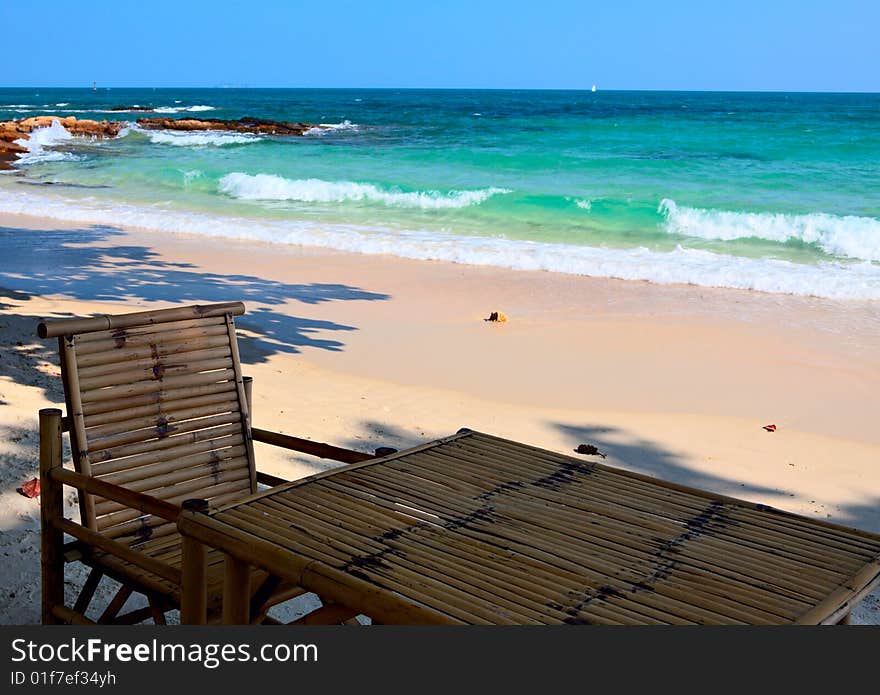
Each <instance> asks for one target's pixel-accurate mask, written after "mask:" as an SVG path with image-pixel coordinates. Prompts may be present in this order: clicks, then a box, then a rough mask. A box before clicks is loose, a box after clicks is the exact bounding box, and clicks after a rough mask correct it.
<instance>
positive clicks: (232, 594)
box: [223, 555, 251, 625]
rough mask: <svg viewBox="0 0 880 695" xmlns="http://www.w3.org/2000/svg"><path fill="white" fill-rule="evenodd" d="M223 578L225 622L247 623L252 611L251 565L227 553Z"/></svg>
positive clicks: (228, 623) (225, 623)
mask: <svg viewBox="0 0 880 695" xmlns="http://www.w3.org/2000/svg"><path fill="white" fill-rule="evenodd" d="M225 560H226V570H225V576H224V578H223V624H224V625H247V624H248V623H250V613H251V601H250V597H251V586H250V584H251V581H250V580H251V567H250V565H248V564H247V563H246V562H242V561H241V560H239V559H238V558H234V557H232V555H226V558H225Z"/></svg>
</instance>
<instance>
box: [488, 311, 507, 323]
mask: <svg viewBox="0 0 880 695" xmlns="http://www.w3.org/2000/svg"><path fill="white" fill-rule="evenodd" d="M483 321H495V322H497V323H505V322H506V321H507V314H505V313H503V312H501V311H493V312H492V313H491V314H489V318H487V319H483Z"/></svg>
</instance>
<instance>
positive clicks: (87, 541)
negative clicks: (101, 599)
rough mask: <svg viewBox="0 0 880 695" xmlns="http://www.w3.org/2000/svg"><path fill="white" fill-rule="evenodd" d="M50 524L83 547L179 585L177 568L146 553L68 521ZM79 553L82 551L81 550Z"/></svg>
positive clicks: (179, 578) (58, 520)
mask: <svg viewBox="0 0 880 695" xmlns="http://www.w3.org/2000/svg"><path fill="white" fill-rule="evenodd" d="M50 523H51V524H52V525H53V526H55V528H57V529H60V530H61V531H64V533H66V534H67V535H69V536H73V537H74V538H76V539H77V540H78V541H81V542H82V544H83V546H86V547H94V548H98V549H99V550H103V551H104V552H105V553H108V554H110V555H114V556H116V557H118V558H120V559H122V560H125V561H126V562H130V563H132V564H133V565H137V566H138V567H142V568H143V569H145V570H147V571H148V572H152V573H153V574H155V575H157V576H159V577H162V578H163V579H167V580H168V581H169V582H172V583H173V584H178V585H179V584H180V583H181V574H180V570H179V569H178V568H176V567H172V566H171V565H169V564H167V563H164V562H162V561H161V560H157V559H156V558H154V557H150V556H149V555H147V554H146V553H142V552H141V551H139V550H135V549H134V548H130V547H129V546H127V545H125V544H124V543H120V542H119V541H117V540H113V539H112V538H107V536H103V535H101V534H100V533H98V532H96V531H92V530H91V529H90V528H86V527H85V526H83V525H81V524H77V523H75V522H73V521H70V520H69V519H64V518H61V519H52V521H51V522H50ZM81 547H82V546H81ZM81 552H83V551H82V550H81Z"/></svg>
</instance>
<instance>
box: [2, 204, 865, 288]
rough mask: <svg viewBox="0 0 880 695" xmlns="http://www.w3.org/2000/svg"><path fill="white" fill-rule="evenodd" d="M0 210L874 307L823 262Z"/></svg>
mask: <svg viewBox="0 0 880 695" xmlns="http://www.w3.org/2000/svg"><path fill="white" fill-rule="evenodd" d="M0 212H7V213H17V214H29V215H40V216H43V217H52V218H56V219H63V220H70V221H76V222H86V223H95V224H112V225H122V226H130V227H140V228H145V229H152V230H157V231H164V232H168V233H174V232H179V233H186V234H200V235H204V236H209V237H227V238H233V239H242V240H254V241H261V242H271V243H280V244H298V245H304V246H314V247H321V248H332V249H340V250H344V251H352V252H357V253H366V254H392V255H396V256H400V257H403V258H414V259H429V260H440V261H448V262H453V263H465V264H472V265H490V266H499V267H504V268H513V269H517V270H545V271H552V272H560V273H570V274H575V275H588V276H594V277H608V278H619V279H623V280H647V281H650V282H656V283H688V284H692V285H700V286H704V287H729V288H738V289H749V290H758V291H762V292H775V293H784V294H794V295H805V296H816V297H827V298H833V299H872V300H876V299H880V267H878V266H877V265H876V264H872V263H867V262H863V263H848V262H842V261H841V262H837V261H827V262H822V263H818V264H815V265H812V264H800V263H792V262H789V261H783V260H776V259H768V258H745V257H740V256H728V255H724V254H718V253H713V252H710V251H705V250H698V249H685V248H682V247H678V248H676V249H674V250H672V251H666V252H659V251H652V250H649V249H646V248H635V249H608V248H597V247H593V246H578V245H569V244H551V243H538V242H531V241H517V240H508V239H498V238H486V237H463V236H456V235H447V234H438V233H433V232H427V231H417V230H413V231H399V230H391V229H387V228H383V227H379V226H365V225H342V224H327V223H325V222H312V221H306V220H254V219H247V218H242V217H231V216H214V215H206V214H201V213H195V212H181V211H172V210H167V209H160V208H157V207H141V206H136V205H131V204H122V203H119V204H109V203H98V202H97V201H95V200H91V201H90V200H82V199H75V198H65V197H63V196H57V197H56V196H50V195H45V196H44V195H35V194H29V193H27V194H23V193H20V192H18V191H16V192H15V193H11V192H9V191H6V190H3V189H0Z"/></svg>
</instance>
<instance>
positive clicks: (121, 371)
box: [38, 302, 387, 624]
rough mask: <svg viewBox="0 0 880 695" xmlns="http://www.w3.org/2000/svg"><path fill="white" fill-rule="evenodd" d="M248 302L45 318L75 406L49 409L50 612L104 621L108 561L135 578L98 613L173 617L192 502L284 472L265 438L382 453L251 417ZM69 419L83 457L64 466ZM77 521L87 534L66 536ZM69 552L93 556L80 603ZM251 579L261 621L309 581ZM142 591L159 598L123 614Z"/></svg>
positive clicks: (46, 568)
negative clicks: (260, 455) (268, 459)
mask: <svg viewBox="0 0 880 695" xmlns="http://www.w3.org/2000/svg"><path fill="white" fill-rule="evenodd" d="M244 311H245V307H244V305H243V304H242V303H240V302H234V303H227V304H212V305H205V306H188V307H181V308H173V309H163V310H158V311H145V312H138V313H131V314H122V315H114V316H99V317H94V318H82V319H79V318H72V319H59V320H47V321H43V322H42V323H40V324H39V326H38V334H39V336H40V337H41V338H53V337H57V338H58V345H59V353H60V358H61V376H62V380H63V385H64V395H65V401H66V408H67V416H66V417H62V414H61V411H60V410H59V409H53V408H49V409H44V410H41V411H40V483H41V490H42V492H41V526H42V580H43V600H42V620H43V623H76V624H84V623H85V624H88V623H92V622H93V621H91V620H90V619H88V618H87V617H86V615H85V614H86V610H87V609H88V606H89V604H90V602H91V600H92V598H93V596H94V594H95V590H96V588H97V586H98V584H99V582H100V581H101V578H102V577H103V576H104V575H106V576H108V577H111V578H113V579H115V580H117V581H119V582H120V583H121V584H122V587H121V588H120V589H119V591H118V593H117V594H116V595H115V597H114V598H113V599H112V600H111V601H110V603H109V605H108V606H107V608H106V610H104V612H103V614H102V615H101V616H100V618H99V619H98V622H99V623H136V622H141V621H144V620H147V619H149V618H152V619H153V621H154V622H155V623H164V622H165V612H166V611H168V610H170V609H174V608H178V607H179V605H180V596H181V542H182V541H181V536H180V535H179V533H178V532H177V526H176V520H177V517H178V514H179V512H180V508H181V503H182V502H183V501H184V500H186V499H187V498H194V497H195V498H201V499H204V500H208V501H210V502H211V503H212V504H222V503H224V502H229V501H233V500H237V499H241V498H243V497H245V496H247V495H250V494H252V493H254V492H256V490H257V485H258V484H267V485H275V484H279V483H282V482H285V481H283V480H281V479H280V478H276V477H274V476H270V475H266V474H264V473H258V472H257V471H256V468H255V464H254V451H253V441H262V442H266V443H269V444H274V445H278V446H282V447H285V448H288V449H292V450H296V451H302V452H305V453H308V454H311V455H315V456H319V457H322V458H330V459H334V460H337V461H343V462H346V463H355V462H358V461H363V460H365V459H369V458H372V456H370V455H369V454H364V453H361V452H357V451H351V450H348V449H341V448H338V447H333V446H329V445H326V444H319V443H316V442H312V441H309V440H305V439H299V438H296V437H290V436H287V435H282V434H279V433H275V432H268V431H266V430H259V429H256V428H253V429H252V428H251V426H250V418H249V412H250V410H251V408H250V402H249V401H250V385H251V384H250V380H249V379H248V378H246V377H242V374H241V364H240V360H239V354H238V345H237V341H236V335H235V324H234V321H233V317H234V316H238V315H241V314H243V313H244ZM62 431H67V432H68V433H69V437H70V444H71V451H72V452H73V465H74V469H75V470H69V469H67V468H65V467H64V466H63V461H62V445H61V436H62V434H61V433H62ZM386 452H387V450H386ZM64 485H68V486H71V487H74V488H76V489H77V491H78V494H79V508H80V513H81V523H80V524H77V523H75V522H73V521H71V520H68V519H65V518H64V514H63V502H62V499H63V498H62V490H63V486H64ZM64 534H68V535H69V536H72V537H73V538H74V539H75V540H74V541H73V542H70V543H67V544H66V545H65V544H64ZM68 562H82V563H85V564H86V565H87V566H89V567H91V572H90V574H89V575H88V578H87V580H86V581H85V584H84V585H83V587H82V590H81V593H80V594H79V597H78V598H77V600H76V602H75V605H74V606H73V607H72V608H69V607H67V606H66V605H65V602H64V567H65V564H66V563H68ZM223 567H224V563H223V559H222V555H221V554H219V553H216V552H210V553H209V556H208V571H207V580H206V581H207V585H208V606H209V612H211V613H212V614H213V615H215V616H216V617H218V618H219V606H220V603H221V593H222V584H223ZM251 586H252V587H255V590H254V591H253V592H252V596H251V599H250V607H251V621H252V622H261V621H264V620H265V619H266V616H267V611H268V609H269V608H270V607H271V606H273V605H276V604H277V603H280V602H282V601H285V600H288V599H290V598H293V597H295V596H297V595H299V594H302V593H304V591H303V590H302V589H300V588H298V587H295V586H290V585H286V584H283V583H281V582H279V581H278V580H277V579H274V578H273V577H271V576H269V575H267V574H266V573H265V572H256V571H255V572H254V574H253V575H252V577H251ZM134 592H137V593H141V594H143V595H144V596H146V598H147V602H148V606H146V607H144V608H139V609H135V610H131V611H129V612H128V613H125V614H123V615H120V614H119V613H120V611H121V609H122V608H123V606H124V604H125V603H126V601H127V599H128V597H129V596H130V595H131V594H132V593H134Z"/></svg>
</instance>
